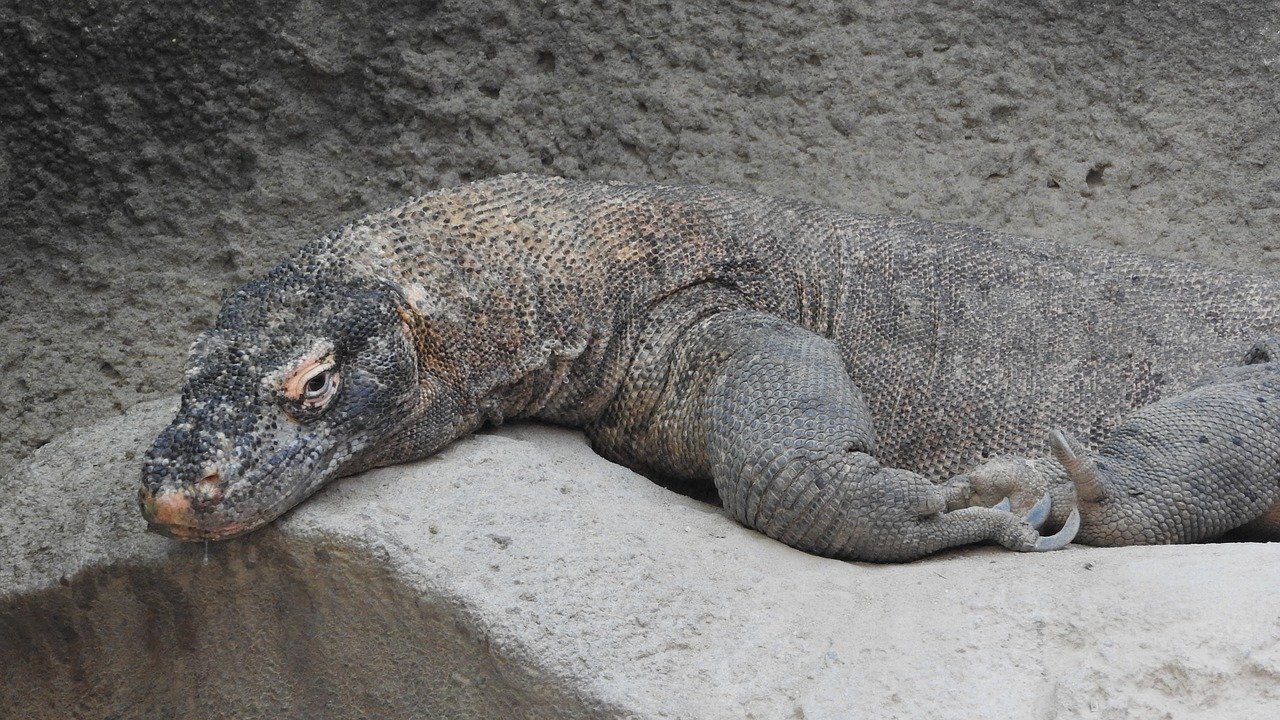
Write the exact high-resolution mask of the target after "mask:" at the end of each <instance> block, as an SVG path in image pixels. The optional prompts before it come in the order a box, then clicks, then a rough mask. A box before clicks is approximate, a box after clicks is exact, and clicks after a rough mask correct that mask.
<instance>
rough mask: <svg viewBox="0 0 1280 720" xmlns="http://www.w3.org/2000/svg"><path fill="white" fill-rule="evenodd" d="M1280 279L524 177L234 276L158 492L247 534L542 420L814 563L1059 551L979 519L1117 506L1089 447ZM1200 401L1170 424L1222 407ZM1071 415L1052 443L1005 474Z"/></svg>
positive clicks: (1163, 393)
mask: <svg viewBox="0 0 1280 720" xmlns="http://www.w3.org/2000/svg"><path fill="white" fill-rule="evenodd" d="M1277 291H1280V283H1278V282H1276V281H1275V280H1273V279H1271V278H1268V277H1265V276H1244V275H1240V274H1238V273H1232V272H1228V271H1224V270H1216V269H1212V268H1208V267H1203V266H1199V265H1194V264H1190V263H1184V262H1178V261H1172V260H1162V259H1155V258H1148V257H1142V256H1137V255H1131V254H1125V253H1120V252H1107V251H1099V250H1093V249H1085V248H1077V247H1070V246H1063V245H1058V244H1054V243H1050V242H1047V241H1042V240H1034V239H1028V238H1021V237H1016V236H1012V235H1006V234H1000V233H993V232H987V231H984V230H980V229H977V228H973V227H966V226H958V225H946V224H941V223H931V222H925V221H921V220H913V219H907V218H892V217H881V216H870V215H859V214H854V213H848V212H842V211H837V210H831V209H827V208H822V207H818V206H816V205H812V204H810V203H806V202H801V201H794V200H784V199H775V198H766V197H761V196H756V195H751V194H748V193H740V192H732V191H726V190H718V189H713V188H704V187H677V186H655V185H627V184H605V183H593V182H579V181H569V180H561V179H555V178H542V177H536V176H529V175H514V176H505V177H502V178H497V179H494V180H491V181H486V182H481V183H476V184H472V185H467V186H463V187H459V188H452V189H447V190H441V191H438V192H434V193H430V194H428V195H425V196H423V197H420V198H418V199H415V200H413V201H411V202H409V203H408V204H406V205H403V206H399V207H396V208H391V209H388V210H385V211H382V212H377V213H372V214H370V215H368V216H365V217H364V218H361V219H359V220H357V221H355V222H353V223H351V224H349V225H347V226H345V227H344V228H342V229H340V230H338V231H336V232H334V233H332V234H330V235H328V236H326V237H325V238H322V239H320V240H318V241H316V242H314V243H311V244H309V245H307V246H305V247H304V248H302V249H301V250H299V251H298V252H297V253H295V254H294V255H293V256H292V257H291V258H290V259H289V260H286V261H285V262H284V263H282V264H281V265H280V266H279V267H277V268H276V269H275V270H273V271H272V272H271V273H270V274H269V275H268V276H267V277H266V278H265V279H263V280H261V281H257V282H255V283H250V284H249V285H247V286H245V287H244V288H242V289H240V290H239V291H237V293H235V294H234V295H233V296H232V297H231V298H230V299H229V300H228V301H227V303H226V304H225V305H224V308H223V310H222V312H221V314H220V316H219V319H218V322H217V324H216V326H215V327H214V329H213V330H211V331H209V332H207V333H205V334H204V335H202V336H201V337H200V338H199V339H197V341H196V343H195V344H194V346H193V349H192V354H191V360H190V369H189V370H188V379H187V384H186V387H185V388H184V392H183V404H182V408H181V409H180V411H179V414H178V417H177V418H176V419H175V421H174V424H173V425H172V426H171V427H170V428H169V429H168V430H166V431H165V433H163V434H162V435H161V436H160V437H159V438H158V439H157V441H156V444H155V445H154V446H153V448H152V450H151V451H150V453H149V455H148V460H147V464H146V467H145V468H144V488H143V490H142V496H141V502H142V506H143V511H144V515H146V516H147V517H148V519H149V520H150V521H151V522H152V524H153V526H155V527H158V528H160V529H162V530H163V531H165V532H168V533H169V534H173V535H175V536H178V537H182V538H184V539H207V538H214V539H216V538H221V537H228V536H232V535H235V534H239V533H242V532H247V531H249V530H251V529H253V528H254V527H257V526H260V525H261V524H263V523H265V522H267V521H269V520H270V519H272V518H274V517H276V516H278V515H279V514H280V513H282V512H284V511H285V510H287V509H288V508H289V507H292V506H293V505H295V504H296V503H298V502H300V501H301V500H302V499H304V498H305V497H306V496H307V495H309V494H310V493H311V492H314V491H315V490H316V489H318V488H319V487H321V486H322V485H323V484H324V483H325V482H328V481H329V480H332V479H334V478H336V477H341V476H344V475H349V474H353V473H355V472H359V471H360V470H363V469H366V468H369V467H374V466H379V465H387V464H393V463H398V462H403V461H406V460H409V459H413V458H417V457H423V456H425V455H429V454H431V453H434V452H436V451H438V450H439V449H440V448H442V447H444V446H445V445H447V444H448V443H449V442H451V441H452V440H454V439H456V438H458V437H460V436H462V435H465V434H467V433H469V432H472V431H474V430H475V429H477V428H479V427H481V426H482V425H484V424H485V423H498V422H502V421H503V420H504V419H507V418H516V417H529V418H536V419H541V420H545V421H549V422H554V423H560V424H565V425H570V426H575V427H582V428H584V429H585V430H586V432H587V434H588V436H589V437H590V438H591V439H592V442H593V444H594V446H595V447H596V448H597V450H598V451H599V452H601V454H603V455H605V456H606V457H609V458H611V459H614V460H617V461H619V462H622V463H624V464H627V465H629V466H631V467H635V468H637V469H641V470H647V471H651V472H656V473H660V474H664V475H672V476H678V477H683V478H687V479H694V480H708V481H711V482H713V483H714V484H715V486H716V489H717V491H718V492H719V495H720V497H721V500H722V502H723V503H724V505H725V508H726V510H727V511H728V512H730V514H732V515H733V516H734V517H735V518H736V519H738V520H739V521H741V522H744V523H745V524H747V525H750V526H752V527H756V528H758V529H760V530H762V531H763V532H766V533H767V534H769V535H770V536H772V537H776V538H778V539H780V540H783V541H784V542H788V543H789V544H792V545H794V546H796V547H800V548H802V549H805V550H808V551H811V552H816V553H820V554H824V555H832V556H836V557H846V558H858V559H871V560H899V559H910V558H913V557H918V556H920V555H924V554H927V553H929V552H933V551H936V550H938V549H941V548H943V547H949V546H952V545H957V544H964V543H966V542H975V541H983V540H989V541H995V542H999V543H1001V544H1004V545H1006V546H1008V547H1012V548H1016V549H1034V548H1036V547H1039V548H1045V547H1056V546H1058V545H1060V544H1062V543H1065V540H1061V542H1051V543H1046V542H1045V540H1047V538H1042V537H1040V536H1039V534H1038V533H1037V532H1036V529H1035V528H1034V527H1033V525H1035V524H1038V523H1037V522H1032V523H1028V522H1026V521H1024V520H1023V519H1021V518H1019V517H1017V516H1015V515H1013V514H1011V513H1008V512H1005V511H1004V510H1001V509H991V508H983V507H967V506H968V505H971V504H975V503H977V502H978V501H979V500H982V501H984V502H985V501H989V500H991V499H992V498H991V497H988V496H989V495H990V494H991V492H993V491H994V492H997V493H998V494H999V493H1004V494H1010V495H1013V496H1014V497H1015V499H1017V501H1018V504H1019V505H1020V507H1021V509H1025V506H1027V505H1030V504H1031V502H1033V501H1034V500H1035V497H1036V496H1038V495H1039V494H1041V493H1042V492H1046V491H1047V492H1050V493H1051V494H1052V495H1053V498H1054V500H1055V503H1056V507H1055V509H1054V511H1053V522H1054V523H1055V524H1056V525H1061V524H1063V523H1065V522H1068V520H1069V518H1067V517H1066V512H1067V511H1068V510H1070V509H1071V508H1072V507H1074V506H1075V505H1076V504H1077V503H1079V504H1080V509H1081V511H1082V512H1083V513H1084V530H1083V531H1082V532H1083V534H1084V536H1088V535H1089V528H1090V527H1091V525H1092V526H1095V527H1098V528H1102V527H1104V526H1106V527H1110V526H1111V525H1114V524H1115V523H1114V522H1113V520H1112V519H1110V516H1108V519H1103V518H1102V516H1101V514H1100V513H1102V512H1103V510H1101V509H1099V508H1100V507H1101V506H1100V505H1098V503H1096V502H1093V501H1092V500H1091V498H1093V496H1092V495H1088V496H1086V494H1085V493H1083V492H1081V493H1077V492H1076V489H1077V488H1078V487H1085V486H1088V487H1091V488H1092V487H1094V485H1093V484H1091V483H1093V482H1095V481H1096V482H1105V481H1106V480H1105V479H1102V480H1099V479H1097V476H1096V473H1095V474H1094V475H1092V476H1089V477H1086V476H1085V475H1082V474H1081V473H1082V472H1084V471H1080V470H1079V467H1080V463H1077V462H1075V460H1080V461H1081V462H1083V460H1082V459H1081V458H1084V457H1085V456H1086V455H1087V454H1088V453H1091V452H1093V451H1094V450H1098V449H1100V448H1103V447H1104V443H1105V442H1106V441H1107V440H1108V438H1110V437H1112V436H1113V435H1115V434H1116V431H1117V428H1123V426H1124V423H1125V422H1126V418H1127V417H1133V418H1136V420H1135V421H1134V422H1137V423H1139V424H1142V423H1147V424H1150V422H1151V421H1150V420H1149V419H1148V415H1149V414H1148V415H1142V414H1141V413H1140V412H1139V413H1135V411H1138V410H1139V409H1140V408H1144V407H1147V406H1151V405H1153V404H1159V403H1161V402H1164V403H1166V404H1167V403H1176V398H1178V397H1179V396H1180V395H1181V394H1182V393H1184V392H1185V391H1187V390H1188V388H1190V387H1191V385H1192V383H1193V381H1195V380H1196V379H1197V378H1199V377H1200V376H1202V375H1205V374H1206V373H1209V372H1211V371H1214V370H1216V369H1218V368H1221V367H1224V366H1230V365H1236V364H1239V361H1240V360H1241V359H1242V358H1243V357H1244V353H1245V351H1246V350H1247V349H1248V347H1249V346H1250V343H1252V342H1254V341H1256V340H1258V339H1259V338H1263V337H1267V336H1270V335H1272V334H1276V330H1277V325H1278V324H1280V317H1278V313H1277V310H1276V307H1275V303H1274V301H1273V300H1274V298H1276V297H1277V296H1278V295H1277ZM1268 387H1269V386H1268ZM1250 388H1251V389H1250V390H1249V392H1252V391H1253V390H1252V386H1250ZM1193 405H1194V407H1191V406H1188V407H1182V406H1179V407H1178V408H1176V409H1175V410H1174V411H1173V412H1181V413H1191V419H1190V420H1189V421H1188V422H1191V423H1192V424H1193V425H1194V423H1196V422H1200V421H1202V420H1203V419H1200V418H1199V417H1198V416H1196V415H1195V413H1205V412H1208V413H1210V414H1212V413H1213V412H1214V410H1213V409H1212V407H1211V404H1210V406H1209V409H1208V410H1206V409H1205V406H1204V404H1203V403H1202V404H1200V405H1195V404H1193ZM1277 405H1280V399H1278V402H1277ZM1208 420H1213V421H1215V422H1216V421H1217V420H1218V419H1217V418H1212V417H1211V418H1208ZM1054 430H1061V431H1064V434H1063V435H1062V436H1061V437H1062V438H1064V439H1063V440H1061V441H1059V442H1057V443H1056V444H1055V445H1054V448H1055V452H1056V455H1055V457H1054V458H1036V459H1034V460H1030V461H1025V462H1024V464H1023V465H1017V467H1019V468H1025V469H1023V470H1014V471H1010V470H1009V467H1011V466H1010V465H1009V464H1008V463H1009V457H1010V456H1016V457H1019V458H1022V457H1027V456H1035V455H1037V454H1043V453H1042V452H1041V449H1042V448H1043V446H1044V442H1045V437H1046V434H1047V433H1049V432H1050V431H1054ZM1255 435H1256V437H1255V436H1250V438H1249V442H1250V443H1251V445H1250V447H1252V448H1254V449H1255V450H1256V449H1257V448H1262V447H1265V448H1270V445H1268V443H1274V441H1273V440H1272V439H1271V435H1270V434H1269V433H1260V434H1257V433H1255ZM1068 436H1074V437H1076V438H1080V439H1081V440H1082V441H1083V444H1081V443H1076V442H1074V441H1072V440H1070V439H1069V438H1068ZM1258 452H1260V453H1262V454H1264V455H1265V452H1262V450H1258ZM1073 453H1074V454H1073ZM1001 463H1004V464H1001ZM1073 463H1074V464H1073ZM1015 465H1016V463H1015ZM1155 465H1157V466H1158V465H1159V463H1155ZM1073 469H1074V470H1075V471H1077V472H1074V474H1073V472H1072V470H1073ZM1269 471H1270V470H1269V469H1262V470H1259V473H1262V474H1263V475H1265V472H1269ZM1169 472H1177V470H1176V469H1175V470H1170V471H1169ZM1257 474H1258V473H1255V475H1257ZM1091 478H1092V479H1091ZM1154 482H1156V483H1157V484H1158V483H1159V482H1160V480H1159V479H1158V478H1157V480H1155V481H1154ZM1171 482H1172V481H1171ZM1215 483H1217V484H1215ZM1242 483H1243V484H1245V485H1248V486H1249V487H1251V488H1252V487H1253V486H1254V485H1257V488H1256V491H1252V495H1255V496H1257V497H1256V498H1255V501H1254V502H1253V503H1252V504H1251V505H1249V506H1248V507H1247V508H1245V507H1239V508H1232V509H1230V511H1228V512H1225V514H1223V513H1221V512H1219V511H1218V510H1212V511H1211V512H1215V513H1219V514H1222V515H1223V517H1222V518H1219V520H1220V521H1219V522H1216V523H1209V524H1208V525H1206V527H1212V528H1215V529H1222V527H1221V526H1226V525H1230V526H1232V527H1235V526H1239V525H1243V524H1245V523H1248V522H1251V521H1256V520H1257V519H1258V518H1260V517H1262V516H1263V515H1264V513H1265V509H1266V508H1267V507H1270V505H1273V504H1276V503H1280V483H1277V482H1276V478H1275V477H1261V479H1259V477H1252V476H1251V477H1250V478H1248V479H1247V480H1245V479H1241V478H1237V477H1236V476H1235V475H1231V476H1230V477H1225V476H1224V477H1222V478H1218V479H1215V480H1214V481H1213V482H1207V483H1202V484H1203V485H1204V488H1203V489H1202V494H1203V495H1204V496H1205V502H1206V503H1207V502H1209V499H1211V498H1215V497H1217V496H1218V495H1220V494H1222V493H1220V492H1219V491H1220V490H1221V488H1220V487H1219V486H1220V485H1223V484H1233V485H1232V487H1236V486H1239V485H1241V484H1242ZM994 499H998V498H994ZM1091 503H1092V504H1091ZM1259 508H1261V509H1259ZM1198 511H1199V510H1198V509H1197V507H1192V508H1191V509H1190V510H1188V512H1198ZM1037 512H1040V511H1037ZM1091 512H1093V513H1094V517H1093V518H1092V519H1091V515H1090V513H1091ZM1246 515H1249V517H1245V516H1246ZM1121 525H1123V523H1121ZM1129 537H1130V536H1129V535H1125V534H1124V533H1120V534H1117V533H1116V532H1111V531H1104V532H1102V533H1101V535H1100V536H1098V537H1095V538H1094V540H1095V541H1096V542H1097V544H1109V542H1108V540H1109V539H1113V540H1114V539H1119V540H1121V541H1123V540H1124V539H1125V538H1129ZM1066 539H1070V538H1069V537H1067V538H1066ZM1143 539H1144V540H1145V541H1154V542H1170V541H1185V540H1193V539H1199V538H1198V537H1189V536H1188V537H1184V536H1181V535H1176V534H1168V533H1165V534H1163V535H1161V534H1160V533H1156V534H1155V535H1154V536H1150V537H1148V536H1144V537H1143Z"/></svg>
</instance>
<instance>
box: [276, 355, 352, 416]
mask: <svg viewBox="0 0 1280 720" xmlns="http://www.w3.org/2000/svg"><path fill="white" fill-rule="evenodd" d="M338 379H339V378H338V370H337V368H336V367H335V366H334V363H333V361H332V360H327V361H324V362H321V363H319V364H317V365H315V366H313V367H311V368H309V369H308V370H306V371H305V372H303V373H300V374H299V375H298V376H296V377H295V378H294V379H293V380H291V381H290V382H288V383H286V385H285V394H286V395H288V396H289V397H291V398H293V399H294V400H297V401H299V402H301V403H302V404H303V405H306V406H307V407H318V406H320V405H323V404H325V403H326V402H328V401H329V399H330V398H332V397H333V395H334V393H335V392H336V391H337V389H338Z"/></svg>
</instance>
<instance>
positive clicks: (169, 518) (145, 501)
mask: <svg viewBox="0 0 1280 720" xmlns="http://www.w3.org/2000/svg"><path fill="white" fill-rule="evenodd" d="M307 444H308V443H307V442H306V441H305V440H304V439H302V438H299V439H298V440H295V441H294V442H292V443H290V444H289V445H288V446H287V447H285V448H284V449H283V450H281V451H279V452H277V453H276V455H275V456H273V457H272V458H271V460H270V461H269V462H267V463H265V465H264V467H262V468H259V469H258V471H257V472H256V473H253V477H252V478H251V479H250V480H248V481H246V482H245V483H244V484H245V485H247V486H250V487H256V488H258V491H257V493H256V496H257V502H254V501H253V500H252V499H248V498H244V497H234V496H235V493H234V492H231V493H226V494H224V492H223V490H222V489H221V488H217V489H212V488H209V487H202V486H201V483H203V482H204V481H203V480H202V481H201V482H198V483H196V484H195V485H194V486H189V487H179V488H166V489H162V490H159V491H158V492H155V493H154V494H153V493H152V491H151V490H149V489H148V488H147V487H146V485H145V484H144V486H143V488H142V489H141V490H140V491H139V493H138V501H139V505H140V506H141V509H142V516H143V518H144V519H146V521H147V531H148V532H153V533H156V534H158V535H163V536H165V537H170V538H174V539H176V540H182V541H185V542H199V541H204V540H229V539H231V538H233V537H236V536H239V535H244V534H245V533H248V532H251V531H253V530H257V529H258V528H260V527H262V526H264V525H266V524H267V523H270V522H271V521H272V520H275V519H276V518H277V517H279V516H281V515H283V514H284V513H286V512H288V511H289V510H290V509H291V508H293V507H294V506H295V505H297V504H298V503H300V502H302V501H303V500H304V499H306V497H307V496H309V495H310V494H311V493H312V492H314V491H315V490H317V489H319V487H320V486H322V485H324V484H325V483H324V481H323V479H324V478H325V477H327V473H315V472H311V473H301V474H300V473H299V472H298V471H299V468H298V467H296V461H297V460H298V459H299V458H300V457H301V454H300V451H301V450H302V449H303V448H304V447H305V446H307ZM299 475H301V477H299ZM308 476H309V477H308ZM212 477H214V478H216V477H217V475H216V474H214V475H212ZM272 490H274V491H272ZM263 501H266V502H263ZM219 515H222V517H221V518H219V517H218V516H219ZM227 515H232V516H233V517H235V518H236V519H234V520H232V519H228V518H227Z"/></svg>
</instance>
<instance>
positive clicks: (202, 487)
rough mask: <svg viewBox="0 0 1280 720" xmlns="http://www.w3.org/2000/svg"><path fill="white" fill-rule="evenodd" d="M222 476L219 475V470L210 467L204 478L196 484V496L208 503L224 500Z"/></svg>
mask: <svg viewBox="0 0 1280 720" xmlns="http://www.w3.org/2000/svg"><path fill="white" fill-rule="evenodd" d="M221 484H222V476H221V475H220V474H219V473H218V468H216V467H210V468H209V469H208V470H206V471H205V473H204V477H201V478H200V479H199V480H198V481H197V482H196V488H195V489H196V496H197V497H198V498H200V499H201V500H204V501H206V502H215V503H216V502H219V501H221V500H222V487H221Z"/></svg>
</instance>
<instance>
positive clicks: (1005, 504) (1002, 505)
mask: <svg viewBox="0 0 1280 720" xmlns="http://www.w3.org/2000/svg"><path fill="white" fill-rule="evenodd" d="M1012 507H1013V506H1012V505H1010V504H1009V498H1005V499H1003V500H1001V501H1000V502H998V503H996V504H995V505H992V506H991V509H992V510H999V511H1000V512H1009V510H1010V508H1012Z"/></svg>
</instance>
